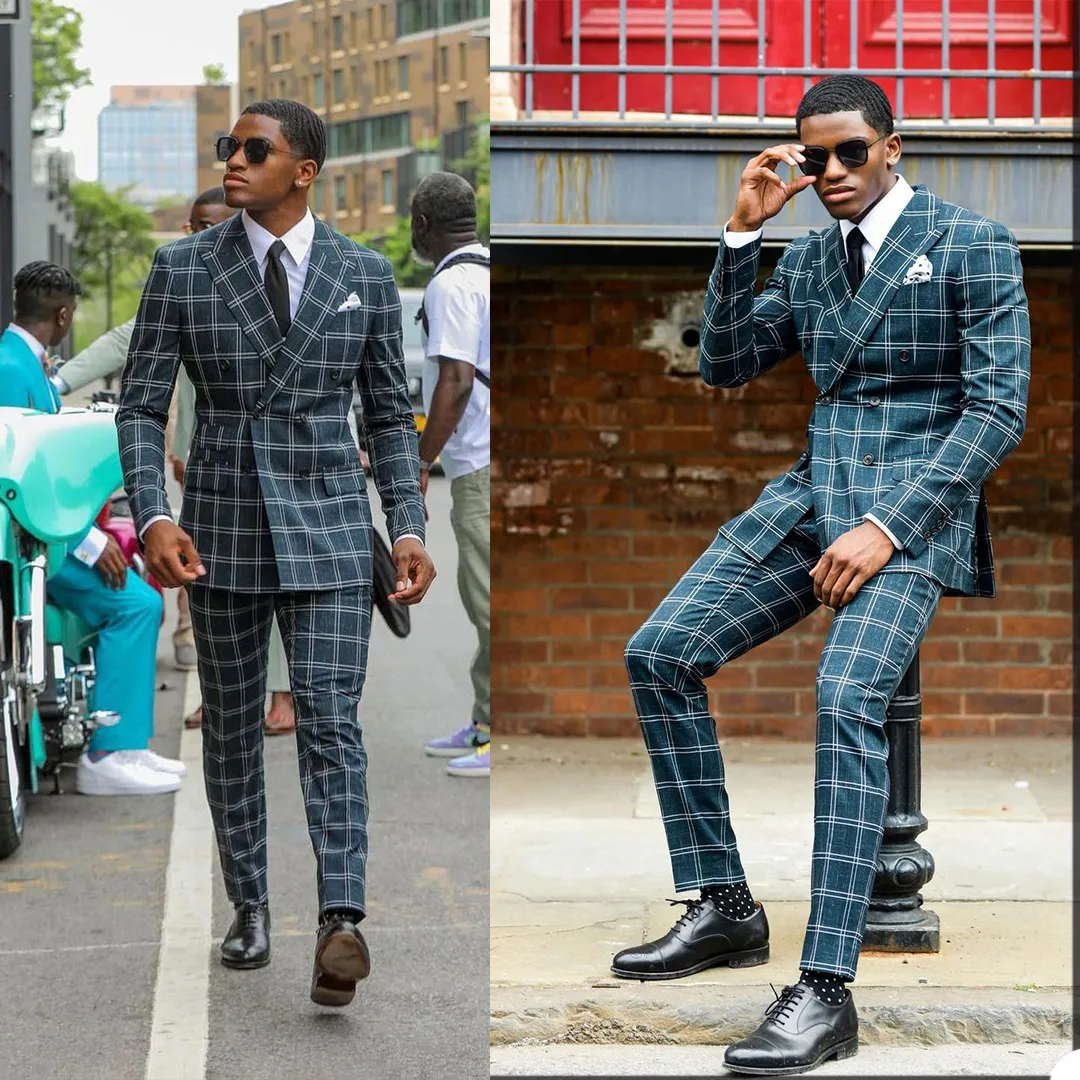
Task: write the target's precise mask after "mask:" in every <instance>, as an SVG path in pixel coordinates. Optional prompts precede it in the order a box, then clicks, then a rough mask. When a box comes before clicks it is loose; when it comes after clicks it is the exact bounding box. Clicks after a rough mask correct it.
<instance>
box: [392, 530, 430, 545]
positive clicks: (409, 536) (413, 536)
mask: <svg viewBox="0 0 1080 1080" xmlns="http://www.w3.org/2000/svg"><path fill="white" fill-rule="evenodd" d="M397 539H398V540H415V541H416V542H417V543H418V544H419V545H420V546H421V547H423V546H424V541H423V540H421V539H420V537H419V536H417V535H416V533H402V534H401V535H400V536H399V537H398V538H397ZM394 543H395V544H396V543H397V540H395V541H394Z"/></svg>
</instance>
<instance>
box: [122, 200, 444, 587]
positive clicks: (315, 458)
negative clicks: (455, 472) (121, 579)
mask: <svg viewBox="0 0 1080 1080" xmlns="http://www.w3.org/2000/svg"><path fill="white" fill-rule="evenodd" d="M353 293H355V294H356V297H357V298H358V299H359V301H360V304H359V306H355V305H354V306H351V307H350V308H347V309H346V310H340V309H341V307H342V305H343V304H344V303H345V301H346V298H347V297H349V295H350V294H353ZM181 364H183V366H184V369H185V371H186V372H187V375H188V378H189V379H190V381H191V384H192V386H193V387H194V390H195V431H194V435H193V437H192V442H191V450H190V453H189V456H188V461H187V467H186V475H185V485H184V500H183V507H182V511H181V517H180V525H181V527H183V528H184V529H186V530H187V531H188V532H190V533H191V535H192V538H193V540H194V543H195V547H196V549H197V550H198V552H199V555H200V557H201V558H202V560H203V563H204V565H205V566H206V569H207V574H206V576H205V577H203V578H200V579H199V582H198V584H200V585H207V586H211V587H216V588H221V589H230V590H234V591H239V592H265V591H273V590H285V591H298V590H327V589H341V588H346V587H350V586H354V585H369V584H370V583H371V527H372V526H371V510H370V507H369V505H368V498H367V485H366V481H365V477H364V472H363V469H362V467H361V463H360V460H359V455H358V453H357V447H356V443H355V441H354V439H353V437H352V435H351V433H350V431H349V426H348V422H347V417H348V413H349V410H350V409H351V407H352V388H353V385H354V384H355V385H356V387H357V388H358V390H359V393H360V397H361V401H362V406H363V418H364V425H365V429H366V432H367V449H368V453H369V457H370V460H371V470H372V475H373V477H374V481H375V486H376V487H377V489H378V492H379V496H380V498H381V500H382V505H383V510H384V512H385V514H386V520H387V528H388V531H389V535H390V539H391V542H393V541H396V540H397V539H398V538H399V537H400V536H402V535H403V534H408V533H411V534H414V535H416V536H418V537H420V538H421V539H422V538H423V537H424V507H423V499H422V497H421V494H420V480H419V468H420V467H419V457H418V454H417V433H416V423H415V420H414V418H413V410H412V405H411V403H410V401H409V392H408V383H407V379H406V375H405V362H404V356H403V352H402V339H401V302H400V299H399V297H398V292H397V287H396V285H395V283H394V277H393V272H392V270H391V267H390V264H389V262H388V261H387V260H386V259H385V258H384V257H383V256H381V255H379V254H377V253H376V252H374V251H370V250H368V249H367V248H364V247H361V246H360V245H358V244H355V243H353V242H352V241H351V240H349V239H347V238H346V237H344V236H342V235H340V234H339V233H336V232H334V231H333V230H332V229H330V228H328V227H327V226H326V225H324V224H323V223H322V222H318V221H317V222H316V224H315V237H314V240H313V243H312V247H311V253H310V261H309V266H308V271H307V277H306V279H305V283H304V289H303V295H302V297H301V299H300V304H299V308H298V309H297V312H296V316H295V318H294V319H293V320H292V324H291V326H290V328H289V331H288V333H287V334H286V335H285V337H284V338H282V336H281V334H280V331H279V330H278V326H277V323H276V321H275V319H274V314H273V312H272V310H271V308H270V302H269V299H268V297H267V293H266V289H265V287H264V285H263V283H262V281H261V280H260V277H259V274H258V270H257V267H256V263H255V258H254V255H253V254H252V251H251V245H250V243H249V242H248V239H247V234H246V232H245V230H244V224H243V220H242V217H241V215H239V214H237V215H236V216H234V217H232V218H230V219H229V220H228V221H226V222H223V223H222V224H220V225H216V226H214V227H213V228H211V229H207V230H205V231H203V232H200V233H196V234H195V235H193V236H189V237H185V238H184V239H181V240H177V241H175V242H173V243H171V244H167V245H165V246H164V247H162V248H160V249H159V250H158V252H157V254H156V256H155V258H154V261H153V266H152V268H151V271H150V276H149V279H148V280H147V283H146V287H145V289H144V291H143V296H142V302H141V304H140V307H139V313H138V315H137V317H136V321H135V329H134V333H133V335H132V340H131V347H130V351H129V353H128V359H127V364H126V366H125V369H124V374H123V379H122V387H121V398H120V409H119V412H118V414H117V426H118V429H119V437H120V454H121V460H122V463H123V467H124V482H125V485H126V487H127V490H128V494H129V496H130V500H131V505H132V509H133V512H134V516H135V522H136V526H137V528H138V529H139V531H140V533H141V532H142V530H143V528H145V526H146V524H147V523H148V522H149V521H150V520H151V519H152V518H153V517H154V516H156V515H162V514H170V509H169V503H168V500H167V498H166V494H165V472H164V469H165V460H164V454H163V449H162V447H163V441H164V432H165V426H166V423H167V421H168V412H169V401H170V397H171V395H172V393H173V386H174V384H175V382H176V376H177V372H178V369H179V367H180V365H181Z"/></svg>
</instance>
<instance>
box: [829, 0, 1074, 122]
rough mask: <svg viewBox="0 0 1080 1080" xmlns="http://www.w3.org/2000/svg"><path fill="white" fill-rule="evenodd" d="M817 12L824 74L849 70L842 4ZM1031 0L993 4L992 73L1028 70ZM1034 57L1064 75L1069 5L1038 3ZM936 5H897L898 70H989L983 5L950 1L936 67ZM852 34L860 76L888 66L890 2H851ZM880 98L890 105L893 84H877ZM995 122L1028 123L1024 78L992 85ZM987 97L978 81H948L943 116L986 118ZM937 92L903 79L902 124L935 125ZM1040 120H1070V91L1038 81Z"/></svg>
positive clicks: (891, 59) (983, 0)
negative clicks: (1038, 41) (900, 19)
mask: <svg viewBox="0 0 1080 1080" xmlns="http://www.w3.org/2000/svg"><path fill="white" fill-rule="evenodd" d="M817 2H820V3H822V4H823V8H824V16H825V17H824V20H823V24H824V31H823V40H822V55H823V56H824V59H825V63H826V65H827V66H829V67H847V66H848V65H849V64H851V2H850V0H817ZM1034 6H1035V5H1034V3H1033V0H997V4H996V14H995V21H994V46H995V56H994V66H995V67H996V68H1002V69H1010V70H1013V71H1027V70H1029V69H1031V68H1032V67H1034V45H1033V40H1034ZM1040 6H1041V8H1042V20H1041V21H1042V56H1041V66H1042V67H1043V68H1044V69H1047V70H1064V71H1068V70H1069V69H1070V68H1071V67H1072V58H1073V34H1074V29H1073V28H1074V21H1073V20H1074V5H1073V0H1041V5H1040ZM941 9H942V2H941V0H905V2H904V23H903V46H904V59H903V67H904V69H905V70H907V69H909V68H941V67H945V66H947V67H948V68H949V69H950V70H951V71H957V70H962V69H964V68H967V69H968V70H980V69H985V68H987V67H989V66H990V64H989V50H988V41H989V36H990V34H989V29H990V22H989V2H988V0H950V3H949V61H948V64H947V65H946V64H945V63H944V62H943V57H942V48H941V43H942V40H943V39H944V24H943V21H942V11H941ZM857 10H858V18H859V25H858V28H857V35H858V43H859V56H858V62H857V63H858V66H859V67H860V68H863V69H873V68H891V67H894V66H895V65H896V0H859V4H858V8H857ZM880 81H881V84H882V86H883V87H884V89H885V91H886V93H888V94H889V96H890V98H891V99H892V101H893V105H894V107H895V106H897V104H898V103H897V98H896V80H895V79H884V78H883V79H881V80H880ZM995 95H996V99H995V103H994V114H995V116H997V117H1006V116H1013V117H1025V116H1032V115H1033V113H1032V107H1033V85H1032V82H1031V80H1029V79H999V80H997V89H996V91H995ZM987 106H988V93H987V80H985V79H950V80H949V116H950V117H952V118H971V117H983V116H987V115H988V113H987ZM943 109H944V89H943V80H941V79H905V80H904V100H903V106H902V115H903V116H904V117H905V118H909V117H911V118H927V117H930V118H937V117H941V116H942V115H943ZM1041 112H1042V115H1043V116H1071V115H1072V86H1071V84H1070V83H1069V82H1068V81H1067V80H1053V81H1050V80H1046V81H1044V82H1043V84H1042V110H1041Z"/></svg>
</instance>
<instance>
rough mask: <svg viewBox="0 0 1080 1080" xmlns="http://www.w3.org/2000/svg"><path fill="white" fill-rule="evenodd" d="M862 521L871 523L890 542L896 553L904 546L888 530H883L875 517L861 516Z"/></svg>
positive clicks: (871, 515) (870, 515)
mask: <svg viewBox="0 0 1080 1080" xmlns="http://www.w3.org/2000/svg"><path fill="white" fill-rule="evenodd" d="M863 521H872V522H873V523H874V524H875V525H876V526H877V527H878V528H879V529H880V530H881V531H882V532H883V533H884V534H885V535H886V536H887V537H888V538H889V539H890V540H891V541H892V546H893V547H894V548H896V550H897V551H899V550H900V549H901V548H902V547H903V546H904V545H903V544H901V543H900V541H899V540H897V539H896V537H895V536H893V534H892V533H891V532H889V530H888V529H886V528H885V526H884V525H882V524H881V522H880V521H878V519H877V518H876V517H874V515H873V514H863Z"/></svg>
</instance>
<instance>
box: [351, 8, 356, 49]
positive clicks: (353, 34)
mask: <svg viewBox="0 0 1080 1080" xmlns="http://www.w3.org/2000/svg"><path fill="white" fill-rule="evenodd" d="M356 22H357V19H356V12H355V11H350V12H349V46H350V47H351V48H353V49H355V48H356V46H357V44H358V42H357V40H356Z"/></svg>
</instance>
